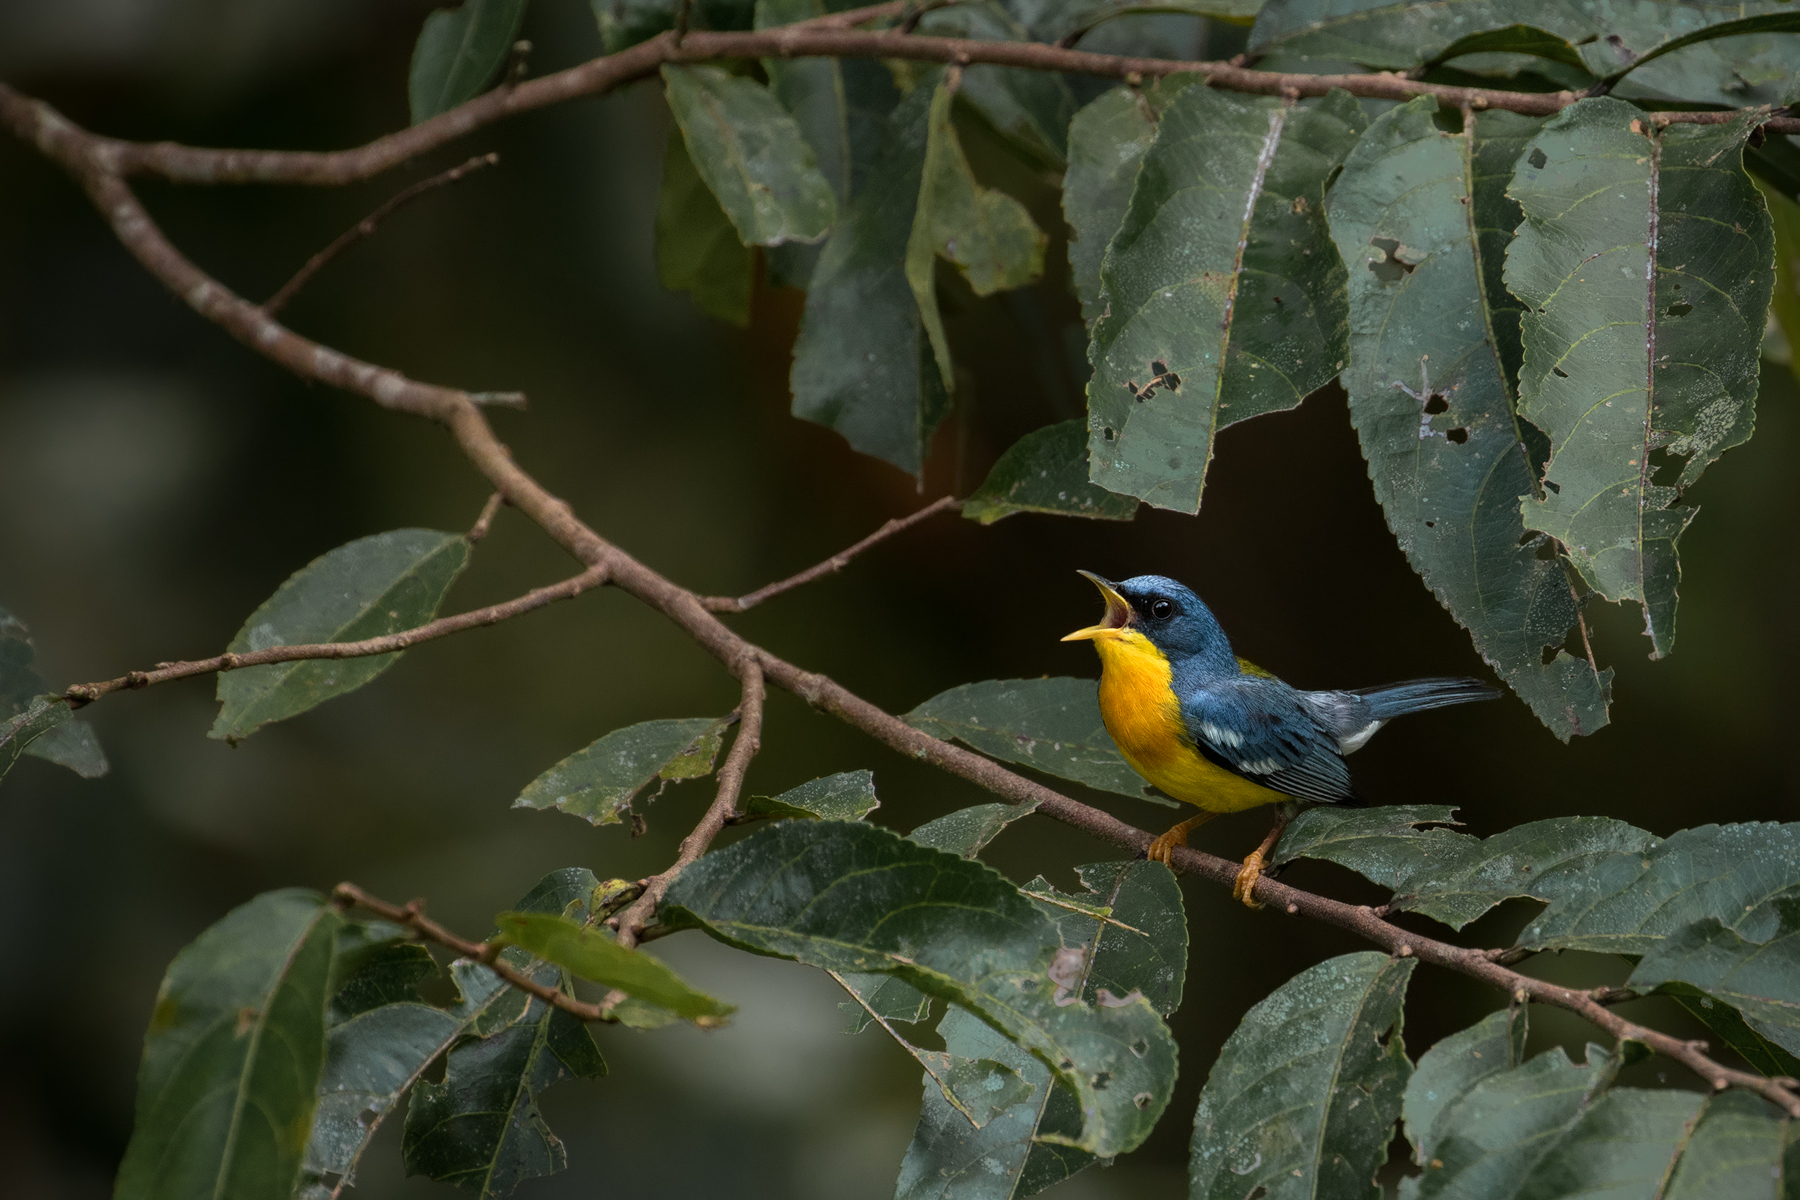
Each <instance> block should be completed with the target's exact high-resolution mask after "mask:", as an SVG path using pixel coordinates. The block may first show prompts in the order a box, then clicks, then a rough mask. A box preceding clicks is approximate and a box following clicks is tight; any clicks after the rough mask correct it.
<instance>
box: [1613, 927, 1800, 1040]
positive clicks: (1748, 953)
mask: <svg viewBox="0 0 1800 1200" xmlns="http://www.w3.org/2000/svg"><path fill="white" fill-rule="evenodd" d="M1796 902H1800V895H1794V896H1790V897H1788V898H1787V906H1788V907H1789V909H1790V913H1791V915H1792V916H1800V913H1794V912H1792V909H1793V907H1794V906H1795V904H1796ZM1785 915H1789V914H1784V916H1785ZM1683 983H1685V984H1689V985H1692V986H1693V987H1696V988H1698V989H1700V990H1701V991H1703V992H1705V993H1706V994H1707V995H1708V996H1711V997H1713V998H1714V999H1716V1000H1720V1001H1723V1002H1724V1003H1726V1004H1729V1005H1731V1006H1732V1008H1734V1009H1736V1010H1737V1012H1738V1014H1739V1015H1740V1016H1741V1018H1742V1019H1743V1021H1744V1024H1745V1025H1747V1026H1748V1027H1749V1028H1750V1030H1751V1031H1752V1032H1754V1033H1755V1034H1757V1035H1758V1036H1759V1037H1760V1038H1763V1039H1766V1040H1768V1041H1770V1042H1773V1043H1775V1045H1777V1046H1779V1047H1781V1049H1783V1050H1785V1051H1786V1052H1787V1054H1788V1055H1789V1056H1790V1057H1792V1056H1795V1055H1800V928H1796V927H1795V924H1794V923H1793V922H1791V921H1789V920H1784V921H1783V922H1782V923H1781V926H1780V928H1779V929H1778V931H1777V932H1776V934H1775V936H1774V937H1772V938H1769V939H1768V940H1767V941H1764V942H1752V941H1749V940H1747V939H1745V938H1744V937H1743V936H1742V935H1740V934H1739V933H1738V932H1737V931H1736V930H1733V929H1727V928H1725V926H1724V925H1722V924H1720V923H1719V920H1718V918H1716V917H1703V918H1701V919H1700V920H1698V921H1694V922H1692V923H1691V924H1688V925H1685V926H1683V927H1682V928H1680V929H1678V930H1676V931H1675V933H1673V934H1672V935H1670V936H1669V937H1667V938H1664V939H1662V941H1661V943H1660V944H1659V945H1657V946H1656V947H1655V948H1654V949H1652V950H1651V951H1650V952H1649V953H1648V954H1646V955H1644V957H1643V959H1642V960H1641V961H1640V962H1639V963H1638V965H1637V968H1636V969H1635V970H1634V971H1632V973H1631V979H1630V981H1629V983H1628V986H1630V987H1632V988H1635V989H1638V990H1649V989H1651V988H1654V987H1657V986H1658V985H1659V984H1683ZM1690 1011H1691V1010H1690Z"/></svg>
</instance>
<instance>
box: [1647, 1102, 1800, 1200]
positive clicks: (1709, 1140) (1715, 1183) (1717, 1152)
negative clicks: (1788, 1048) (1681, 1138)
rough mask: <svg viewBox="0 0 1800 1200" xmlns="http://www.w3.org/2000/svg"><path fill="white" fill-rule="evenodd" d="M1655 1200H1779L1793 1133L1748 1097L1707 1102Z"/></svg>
mask: <svg viewBox="0 0 1800 1200" xmlns="http://www.w3.org/2000/svg"><path fill="white" fill-rule="evenodd" d="M1690 1124H1691V1126H1692V1130H1693V1132H1692V1133H1690V1134H1689V1135H1688V1137H1687V1144H1686V1145H1685V1146H1684V1147H1683V1148H1682V1150H1681V1158H1680V1159H1679V1160H1678V1161H1677V1162H1676V1163H1675V1169H1674V1172H1673V1173H1672V1174H1671V1175H1670V1176H1669V1181H1668V1184H1667V1185H1666V1187H1665V1189H1664V1190H1663V1191H1662V1193H1661V1194H1660V1195H1659V1196H1658V1200H1711V1198H1712V1197H1715V1196H1717V1197H1724V1196H1730V1197H1733V1200H1739V1198H1741V1200H1783V1198H1784V1196H1785V1195H1786V1194H1788V1190H1789V1188H1790V1187H1791V1181H1792V1174H1791V1173H1792V1170H1793V1168H1792V1167H1791V1166H1786V1163H1787V1161H1788V1159H1787V1156H1788V1155H1789V1154H1790V1153H1791V1152H1792V1148H1793V1145H1794V1141H1795V1136H1796V1130H1795V1126H1794V1122H1792V1121H1788V1120H1783V1119H1781V1118H1780V1116H1779V1115H1778V1114H1777V1113H1775V1111H1774V1110H1772V1109H1771V1108H1770V1107H1769V1105H1768V1102H1767V1101H1765V1100H1762V1099H1761V1098H1759V1097H1757V1096H1753V1095H1751V1094H1750V1093H1748V1092H1721V1093H1719V1094H1718V1095H1716V1096H1712V1097H1709V1098H1708V1099H1707V1100H1706V1103H1705V1106H1704V1107H1703V1108H1702V1109H1701V1111H1700V1118H1699V1120H1698V1121H1692V1122H1690Z"/></svg>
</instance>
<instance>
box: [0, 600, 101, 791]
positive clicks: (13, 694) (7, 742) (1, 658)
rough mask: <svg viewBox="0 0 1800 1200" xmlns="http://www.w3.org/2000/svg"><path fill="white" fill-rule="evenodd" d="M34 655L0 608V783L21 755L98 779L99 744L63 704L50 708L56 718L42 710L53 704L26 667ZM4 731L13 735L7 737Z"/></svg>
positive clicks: (25, 634)
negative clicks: (23, 718)
mask: <svg viewBox="0 0 1800 1200" xmlns="http://www.w3.org/2000/svg"><path fill="white" fill-rule="evenodd" d="M36 654H37V650H36V648H35V647H34V646H32V644H31V635H30V632H29V631H28V630H27V629H26V628H25V623H24V622H23V621H21V620H19V619H18V618H17V617H15V616H13V615H12V614H11V613H9V612H7V611H6V610H5V609H4V608H0V778H4V777H5V775H6V772H7V770H9V769H10V768H11V766H12V764H13V763H14V762H15V761H17V759H18V756H19V754H21V753H23V754H29V755H31V756H32V757H33V758H41V759H44V760H45V761H47V762H53V763H55V764H56V765H57V766H59V767H67V768H68V769H69V770H71V771H73V772H75V773H76V774H77V775H79V776H81V777H82V778H83V779H98V778H99V777H100V776H102V775H104V774H106V771H107V762H106V753H105V752H104V751H103V750H101V749H100V739H99V738H98V737H97V736H95V734H94V728H93V726H91V725H89V724H88V723H87V722H86V721H76V720H70V719H69V713H70V712H71V711H72V710H71V709H70V707H69V706H68V705H67V704H65V703H62V702H60V701H57V702H56V705H55V707H56V708H59V709H61V710H62V711H61V712H60V713H59V712H54V711H52V710H51V709H50V708H48V707H46V705H48V704H49V703H50V702H51V701H52V700H55V699H56V698H55V697H53V696H50V695H49V694H48V693H49V692H50V687H49V685H48V684H46V683H45V682H44V679H43V677H42V676H41V675H39V674H38V673H37V671H36V670H35V669H33V667H32V665H31V661H32V659H33V658H34V657H35V656H36ZM28 712H29V713H31V714H33V715H31V716H29V717H26V719H25V720H24V721H23V723H18V722H17V721H16V720H15V719H16V718H19V717H21V716H24V715H25V714H27V713H28ZM8 728H16V732H14V733H12V734H10V735H9V734H8V733H6V730H7V729H8ZM33 730H35V732H33Z"/></svg>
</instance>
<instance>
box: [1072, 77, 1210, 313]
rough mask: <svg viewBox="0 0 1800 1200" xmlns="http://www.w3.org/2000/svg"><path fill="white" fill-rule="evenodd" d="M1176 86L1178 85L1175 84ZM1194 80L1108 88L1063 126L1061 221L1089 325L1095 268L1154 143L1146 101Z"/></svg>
mask: <svg viewBox="0 0 1800 1200" xmlns="http://www.w3.org/2000/svg"><path fill="white" fill-rule="evenodd" d="M1178 81H1179V82H1178ZM1193 81H1194V77H1193V76H1191V75H1176V76H1173V77H1172V78H1171V79H1170V80H1169V81H1167V82H1164V83H1159V84H1157V85H1156V86H1155V87H1153V88H1151V89H1149V90H1147V91H1134V90H1132V89H1131V88H1123V87H1120V88H1114V89H1113V90H1112V91H1110V92H1105V93H1102V94H1101V95H1100V96H1099V97H1098V98H1097V99H1095V100H1093V101H1092V102H1090V103H1089V104H1088V105H1087V106H1086V107H1084V108H1083V109H1082V110H1081V111H1080V112H1078V113H1076V114H1075V117H1074V119H1073V120H1072V121H1071V122H1070V123H1069V168H1068V170H1067V171H1066V172H1064V174H1063V200H1062V203H1063V216H1064V218H1065V219H1067V221H1068V223H1069V231H1070V236H1069V268H1070V271H1071V273H1072V274H1073V275H1074V277H1075V293H1076V294H1077V295H1078V296H1080V297H1081V316H1082V319H1083V320H1084V321H1086V322H1087V323H1088V324H1089V325H1090V326H1091V325H1092V324H1093V323H1094V320H1095V318H1097V317H1098V316H1099V315H1100V313H1101V311H1102V305H1101V301H1100V264H1101V262H1102V260H1104V259H1105V257H1106V247H1107V245H1108V244H1109V243H1110V242H1111V241H1112V238H1113V234H1115V233H1117V232H1118V229H1119V226H1120V225H1122V224H1123V223H1124V221H1125V213H1126V210H1127V209H1128V208H1129V207H1130V204H1131V188H1132V185H1133V184H1134V183H1136V182H1137V176H1138V168H1139V167H1141V166H1143V164H1144V154H1145V152H1147V151H1148V150H1149V149H1150V144H1151V143H1152V142H1154V141H1155V140H1156V115H1157V112H1158V109H1157V107H1156V105H1155V104H1154V102H1153V100H1152V97H1154V96H1156V95H1157V94H1158V93H1159V91H1162V90H1167V89H1177V88H1178V87H1179V86H1180V85H1184V84H1189V83H1192V82H1193Z"/></svg>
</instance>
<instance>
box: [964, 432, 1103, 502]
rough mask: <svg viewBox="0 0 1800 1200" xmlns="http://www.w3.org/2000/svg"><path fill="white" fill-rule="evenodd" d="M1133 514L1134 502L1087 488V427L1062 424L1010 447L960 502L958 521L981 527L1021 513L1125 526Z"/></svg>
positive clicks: (1090, 484) (1033, 433) (1028, 435)
mask: <svg viewBox="0 0 1800 1200" xmlns="http://www.w3.org/2000/svg"><path fill="white" fill-rule="evenodd" d="M1137 509H1138V502H1137V500H1136V499H1135V498H1133V497H1131V496H1119V495H1115V494H1114V493H1112V492H1109V491H1107V490H1106V489H1105V488H1103V487H1099V486H1097V485H1095V484H1092V483H1089V482H1088V448H1087V427H1086V426H1085V425H1084V424H1083V423H1082V422H1081V421H1063V422H1061V423H1059V424H1056V425H1046V426H1045V427H1044V428H1042V429H1038V430H1034V431H1032V432H1031V433H1028V434H1026V435H1025V436H1024V437H1022V438H1020V439H1019V440H1018V441H1016V442H1014V443H1013V444H1012V445H1011V446H1010V447H1009V448H1008V449H1007V451H1006V453H1005V454H1002V455H1001V456H1000V461H999V462H997V463H995V464H994V468H993V470H991V471H989V472H988V476H987V478H986V479H984V480H982V481H981V486H980V487H978V488H976V489H975V491H974V492H973V493H972V494H971V495H970V496H969V498H968V499H967V500H964V501H963V504H962V515H963V516H965V517H967V518H968V519H969V520H971V521H979V522H981V523H982V524H983V525H992V524H993V523H994V522H995V521H998V520H1000V519H1001V518H1002V517H1010V516H1012V515H1013V514H1015V513H1022V512H1032V513H1049V514H1053V515H1056V516H1066V517H1094V518H1097V519H1098V520H1102V521H1129V520H1131V519H1132V518H1133V517H1135V516H1136V515H1137Z"/></svg>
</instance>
